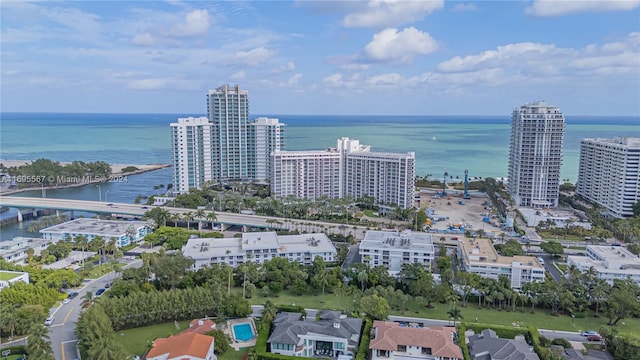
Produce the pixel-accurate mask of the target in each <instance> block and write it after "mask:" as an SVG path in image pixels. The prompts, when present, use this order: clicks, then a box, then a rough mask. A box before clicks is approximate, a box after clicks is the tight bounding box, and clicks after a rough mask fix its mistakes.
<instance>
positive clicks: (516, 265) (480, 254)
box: [458, 238, 545, 289]
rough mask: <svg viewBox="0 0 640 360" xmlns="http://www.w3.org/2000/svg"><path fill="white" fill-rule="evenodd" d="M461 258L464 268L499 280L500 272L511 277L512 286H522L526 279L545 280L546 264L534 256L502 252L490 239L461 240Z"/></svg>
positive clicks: (459, 243)
mask: <svg viewBox="0 0 640 360" xmlns="http://www.w3.org/2000/svg"><path fill="white" fill-rule="evenodd" d="M458 260H459V261H460V263H461V270H463V271H466V272H470V273H475V274H478V275H480V276H482V277H485V278H490V279H494V280H498V278H499V277H500V275H504V276H506V277H508V278H509V280H510V283H511V287H512V288H514V289H521V288H522V286H523V285H524V284H526V283H530V282H533V281H544V280H545V277H544V271H545V270H544V266H542V264H540V262H539V261H538V259H536V258H535V257H534V256H502V255H498V252H497V251H496V249H495V248H494V247H493V244H492V243H491V240H489V239H482V238H478V239H465V238H460V240H459V241H458Z"/></svg>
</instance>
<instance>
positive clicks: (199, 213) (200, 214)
mask: <svg viewBox="0 0 640 360" xmlns="http://www.w3.org/2000/svg"><path fill="white" fill-rule="evenodd" d="M206 215H207V214H206V212H205V211H204V210H203V209H198V210H197V211H196V212H195V213H194V214H193V217H195V218H196V219H197V220H198V232H199V233H200V237H202V219H204V218H205V216H206Z"/></svg>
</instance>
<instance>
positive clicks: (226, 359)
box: [218, 346, 249, 360]
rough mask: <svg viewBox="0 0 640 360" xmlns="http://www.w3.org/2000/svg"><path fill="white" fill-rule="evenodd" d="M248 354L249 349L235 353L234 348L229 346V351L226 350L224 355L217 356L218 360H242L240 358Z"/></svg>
mask: <svg viewBox="0 0 640 360" xmlns="http://www.w3.org/2000/svg"><path fill="white" fill-rule="evenodd" d="M248 352H249V348H244V349H241V350H240V351H236V350H235V349H234V348H232V347H231V346H229V349H227V351H226V352H225V353H224V354H222V355H219V356H218V360H242V357H243V356H244V355H245V354H246V353H248Z"/></svg>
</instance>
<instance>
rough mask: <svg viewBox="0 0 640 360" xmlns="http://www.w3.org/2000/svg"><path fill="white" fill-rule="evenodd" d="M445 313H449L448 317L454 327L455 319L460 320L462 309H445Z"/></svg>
mask: <svg viewBox="0 0 640 360" xmlns="http://www.w3.org/2000/svg"><path fill="white" fill-rule="evenodd" d="M447 315H449V318H450V319H451V320H453V326H454V327H455V326H456V321H457V320H462V311H461V310H460V309H459V308H452V309H449V311H447Z"/></svg>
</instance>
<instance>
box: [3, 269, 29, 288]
mask: <svg viewBox="0 0 640 360" xmlns="http://www.w3.org/2000/svg"><path fill="white" fill-rule="evenodd" d="M0 274H2V276H3V277H4V278H6V279H7V280H0V291H1V290H2V289H4V288H5V287H7V286H10V285H11V284H15V283H17V282H20V281H22V282H23V283H26V284H28V283H29V273H28V272H20V271H6V270H0Z"/></svg>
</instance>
